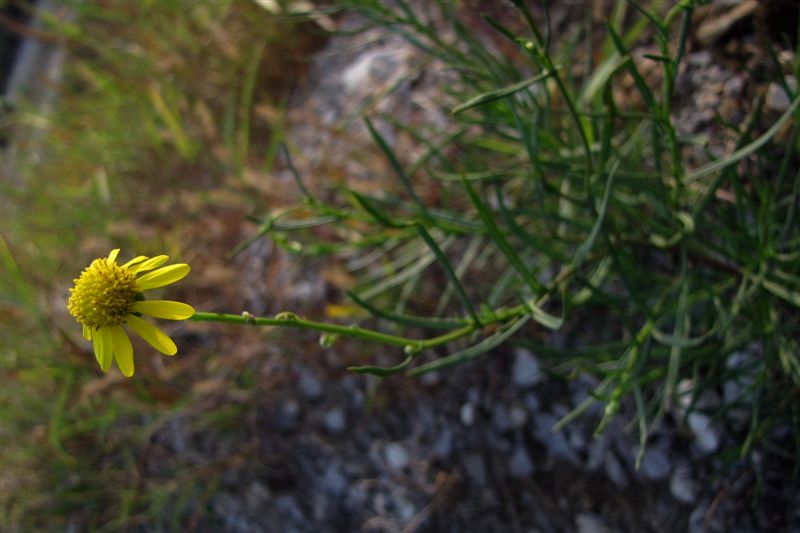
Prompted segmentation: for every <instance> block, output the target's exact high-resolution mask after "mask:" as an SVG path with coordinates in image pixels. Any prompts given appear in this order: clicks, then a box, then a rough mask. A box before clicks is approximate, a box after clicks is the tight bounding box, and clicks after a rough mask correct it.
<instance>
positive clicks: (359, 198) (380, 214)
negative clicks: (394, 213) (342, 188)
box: [348, 190, 408, 229]
mask: <svg viewBox="0 0 800 533" xmlns="http://www.w3.org/2000/svg"><path fill="white" fill-rule="evenodd" d="M348 192H349V193H350V194H351V195H352V196H353V198H355V200H356V202H358V205H360V206H361V208H362V209H364V211H366V212H367V213H368V214H369V215H370V216H371V217H372V218H374V219H375V220H376V221H377V222H378V223H379V224H382V225H383V226H386V227H387V228H395V229H399V228H405V227H407V226H408V224H405V223H403V222H396V221H394V220H392V219H391V218H390V217H389V216H388V215H387V214H386V213H385V211H383V210H381V209H379V208H378V207H377V206H375V205H374V204H373V203H372V200H369V199H367V197H366V196H364V195H362V194H360V193H358V192H356V191H353V190H349V191H348Z"/></svg>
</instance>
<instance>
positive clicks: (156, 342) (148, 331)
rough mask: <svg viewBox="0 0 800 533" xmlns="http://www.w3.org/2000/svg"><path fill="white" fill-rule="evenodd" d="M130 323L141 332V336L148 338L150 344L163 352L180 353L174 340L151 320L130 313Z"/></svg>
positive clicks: (167, 353)
mask: <svg viewBox="0 0 800 533" xmlns="http://www.w3.org/2000/svg"><path fill="white" fill-rule="evenodd" d="M128 325H129V326H130V327H131V329H133V331H135V332H136V333H138V334H139V336H140V337H141V338H143V339H144V340H146V341H147V342H148V343H149V344H150V346H152V347H153V348H155V349H156V350H158V351H159V352H161V353H163V354H164V355H175V354H176V353H178V347H177V346H175V343H174V342H172V339H170V338H169V337H167V335H166V333H164V332H163V331H161V330H160V329H158V328H157V327H155V326H154V325H153V324H150V323H149V322H145V321H144V320H142V319H141V318H139V317H138V316H135V315H128Z"/></svg>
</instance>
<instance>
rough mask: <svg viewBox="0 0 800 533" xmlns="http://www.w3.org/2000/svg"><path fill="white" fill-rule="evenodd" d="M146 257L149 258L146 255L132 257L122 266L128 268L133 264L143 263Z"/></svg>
mask: <svg viewBox="0 0 800 533" xmlns="http://www.w3.org/2000/svg"><path fill="white" fill-rule="evenodd" d="M145 259H147V256H146V255H137V256H136V257H134V258H133V259H131V260H130V261H128V262H127V263H125V264H124V265H122V268H128V267H130V266H133V265H135V264H137V263H141V262H142V261H144V260H145Z"/></svg>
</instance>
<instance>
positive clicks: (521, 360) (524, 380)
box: [511, 349, 542, 387]
mask: <svg viewBox="0 0 800 533" xmlns="http://www.w3.org/2000/svg"><path fill="white" fill-rule="evenodd" d="M511 376H512V379H513V380H514V385H516V386H518V387H530V386H533V385H535V384H536V383H538V382H539V381H541V380H542V372H541V370H540V369H539V361H537V360H536V356H535V355H533V352H531V351H530V350H525V349H520V350H517V351H516V352H515V353H514V366H513V368H512V370H511Z"/></svg>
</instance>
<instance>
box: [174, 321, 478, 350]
mask: <svg viewBox="0 0 800 533" xmlns="http://www.w3.org/2000/svg"><path fill="white" fill-rule="evenodd" d="M189 320H194V321H195V322H223V323H228V324H241V325H247V326H284V327H294V328H302V329H310V330H314V331H320V332H322V333H332V334H335V335H343V336H346V337H354V338H358V339H365V340H370V341H374V342H379V343H382V344H389V345H392V346H403V347H405V348H407V349H408V350H411V351H419V350H424V349H426V348H432V347H434V346H439V345H441V344H446V343H448V342H450V341H452V340H455V339H458V338H461V337H464V336H466V335H469V334H470V333H472V332H473V331H475V330H476V329H477V328H478V326H477V325H476V324H475V323H471V324H469V325H466V326H463V327H460V328H458V329H455V330H453V331H451V332H449V333H445V334H444V335H439V336H437V337H432V338H430V339H422V340H420V339H410V338H407V337H399V336H397V335H388V334H386V333H380V332H377V331H373V330H370V329H364V328H361V327H358V326H345V325H341V324H330V323H326V322H317V321H314V320H306V319H305V318H300V317H299V316H297V315H295V314H294V313H278V314H277V315H275V317H272V318H267V317H257V316H253V315H251V314H249V313H243V314H241V315H233V314H228V313H204V312H197V313H195V314H194V315H192V316H191V317H190V318H189Z"/></svg>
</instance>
